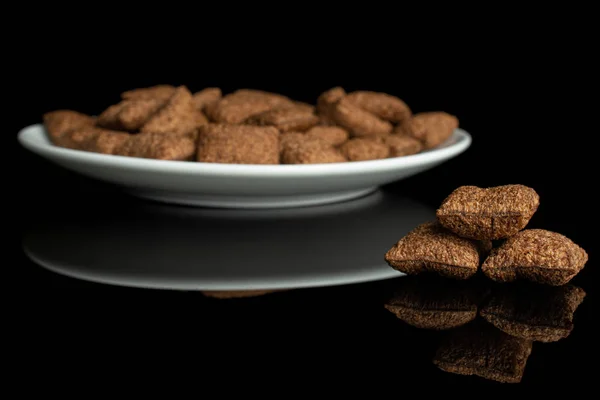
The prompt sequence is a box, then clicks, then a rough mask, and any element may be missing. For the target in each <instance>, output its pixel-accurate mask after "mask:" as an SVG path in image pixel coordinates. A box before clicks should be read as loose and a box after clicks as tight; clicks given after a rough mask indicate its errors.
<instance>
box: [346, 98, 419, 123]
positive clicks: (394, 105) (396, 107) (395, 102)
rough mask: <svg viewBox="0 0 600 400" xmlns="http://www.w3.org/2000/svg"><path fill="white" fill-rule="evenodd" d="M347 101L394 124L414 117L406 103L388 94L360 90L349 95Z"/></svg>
mask: <svg viewBox="0 0 600 400" xmlns="http://www.w3.org/2000/svg"><path fill="white" fill-rule="evenodd" d="M346 99H347V100H348V101H350V102H351V103H353V104H355V105H356V106H358V107H360V108H362V109H363V110H365V111H368V112H370V113H371V114H374V115H376V116H378V117H379V118H381V119H383V120H386V121H390V122H393V123H402V122H403V121H406V120H408V119H409V118H410V116H411V115H412V112H411V110H410V108H409V107H408V105H406V103H405V102H404V101H402V100H400V99H399V98H398V97H396V96H391V95H389V94H386V93H380V92H373V91H367V90H359V91H356V92H352V93H349V94H348V95H347V96H346Z"/></svg>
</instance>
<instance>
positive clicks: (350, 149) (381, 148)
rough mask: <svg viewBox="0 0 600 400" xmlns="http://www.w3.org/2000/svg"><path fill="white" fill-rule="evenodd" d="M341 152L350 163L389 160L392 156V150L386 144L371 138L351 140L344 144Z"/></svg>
mask: <svg viewBox="0 0 600 400" xmlns="http://www.w3.org/2000/svg"><path fill="white" fill-rule="evenodd" d="M340 151H341V152H342V154H343V155H344V156H345V157H346V158H347V159H348V161H368V160H379V159H382V158H387V157H388V156H389V154H390V149H389V147H388V146H387V145H386V144H385V143H383V142H382V141H381V140H374V139H371V138H354V139H350V140H348V141H347V142H345V143H344V144H342V146H341V147H340Z"/></svg>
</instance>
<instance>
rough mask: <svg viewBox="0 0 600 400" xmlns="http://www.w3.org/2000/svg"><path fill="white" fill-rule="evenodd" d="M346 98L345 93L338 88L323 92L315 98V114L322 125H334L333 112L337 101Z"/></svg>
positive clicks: (342, 89)
mask: <svg viewBox="0 0 600 400" xmlns="http://www.w3.org/2000/svg"><path fill="white" fill-rule="evenodd" d="M344 96H346V91H345V90H344V88H342V87H340V86H336V87H333V88H331V89H329V90H326V91H324V92H323V93H321V94H320V95H319V97H318V98H317V114H318V115H319V118H320V124H322V125H335V124H336V122H335V120H334V118H333V110H334V108H335V105H336V104H337V102H338V101H340V100H341V99H342V98H343V97H344Z"/></svg>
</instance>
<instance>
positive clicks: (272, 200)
mask: <svg viewBox="0 0 600 400" xmlns="http://www.w3.org/2000/svg"><path fill="white" fill-rule="evenodd" d="M375 190H377V187H371V188H367V189H359V190H350V191H343V192H333V193H317V194H304V195H291V196H224V195H223V196H219V195H202V194H195V193H177V192H163V191H151V190H139V189H127V190H126V192H127V193H129V194H130V195H132V196H136V197H141V198H144V199H148V200H154V201H158V202H161V203H171V204H181V205H187V206H196V207H215V208H286V207H307V206H315V205H322V204H331V203H338V202H342V201H346V200H351V199H356V198H358V197H362V196H366V195H367V194H369V193H372V192H374V191H375Z"/></svg>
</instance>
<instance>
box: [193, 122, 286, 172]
mask: <svg viewBox="0 0 600 400" xmlns="http://www.w3.org/2000/svg"><path fill="white" fill-rule="evenodd" d="M197 160H198V161H200V162H210V163H225V164H279V131H278V130H277V129H276V128H274V127H272V126H251V125H225V124H208V125H203V126H201V127H200V128H198V154H197Z"/></svg>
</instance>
